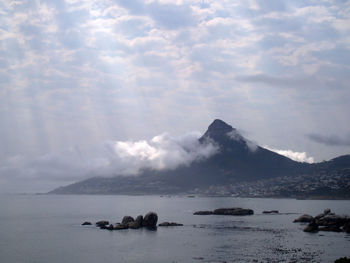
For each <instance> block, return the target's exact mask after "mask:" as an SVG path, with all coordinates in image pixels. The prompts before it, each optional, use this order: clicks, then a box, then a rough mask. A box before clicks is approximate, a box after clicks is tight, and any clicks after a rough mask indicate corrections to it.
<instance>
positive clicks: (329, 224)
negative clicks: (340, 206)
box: [294, 209, 350, 233]
mask: <svg viewBox="0 0 350 263" xmlns="http://www.w3.org/2000/svg"><path fill="white" fill-rule="evenodd" d="M294 222H300V223H309V224H308V225H307V227H306V228H305V229H304V232H313V233H315V232H318V231H328V232H346V233H350V217H349V216H347V215H344V216H340V215H336V214H334V213H332V212H331V210H330V209H325V210H324V212H323V213H322V214H319V215H317V216H315V217H312V216H310V215H302V216H300V217H299V218H297V219H295V220H294Z"/></svg>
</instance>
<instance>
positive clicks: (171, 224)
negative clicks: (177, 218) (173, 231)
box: [158, 222, 183, 226]
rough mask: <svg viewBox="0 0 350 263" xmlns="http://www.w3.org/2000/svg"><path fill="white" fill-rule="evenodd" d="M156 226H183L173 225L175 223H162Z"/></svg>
mask: <svg viewBox="0 0 350 263" xmlns="http://www.w3.org/2000/svg"><path fill="white" fill-rule="evenodd" d="M158 226H183V224H179V223H175V222H163V223H160V224H159V225H158Z"/></svg>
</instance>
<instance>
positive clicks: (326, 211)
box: [323, 208, 331, 215]
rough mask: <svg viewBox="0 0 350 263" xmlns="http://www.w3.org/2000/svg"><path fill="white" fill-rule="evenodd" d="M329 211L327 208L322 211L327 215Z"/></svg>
mask: <svg viewBox="0 0 350 263" xmlns="http://www.w3.org/2000/svg"><path fill="white" fill-rule="evenodd" d="M330 213H331V210H330V209H329V208H327V209H325V210H324V211H323V214H324V215H328V214H330Z"/></svg>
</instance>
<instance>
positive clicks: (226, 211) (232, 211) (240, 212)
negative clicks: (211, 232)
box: [193, 207, 254, 216]
mask: <svg viewBox="0 0 350 263" xmlns="http://www.w3.org/2000/svg"><path fill="white" fill-rule="evenodd" d="M193 214H194V215H230V216H247V215H253V214H254V211H253V210H252V209H245V208H240V207H230V208H218V209H215V210H214V211H196V212H194V213H193Z"/></svg>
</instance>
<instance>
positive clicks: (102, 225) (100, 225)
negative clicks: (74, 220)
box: [96, 220, 109, 227]
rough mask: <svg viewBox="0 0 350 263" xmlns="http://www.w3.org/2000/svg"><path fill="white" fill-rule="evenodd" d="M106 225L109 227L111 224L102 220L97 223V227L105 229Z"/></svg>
mask: <svg viewBox="0 0 350 263" xmlns="http://www.w3.org/2000/svg"><path fill="white" fill-rule="evenodd" d="M106 225H109V222H108V221H106V220H101V221H98V222H96V226H97V227H104V226H106Z"/></svg>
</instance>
